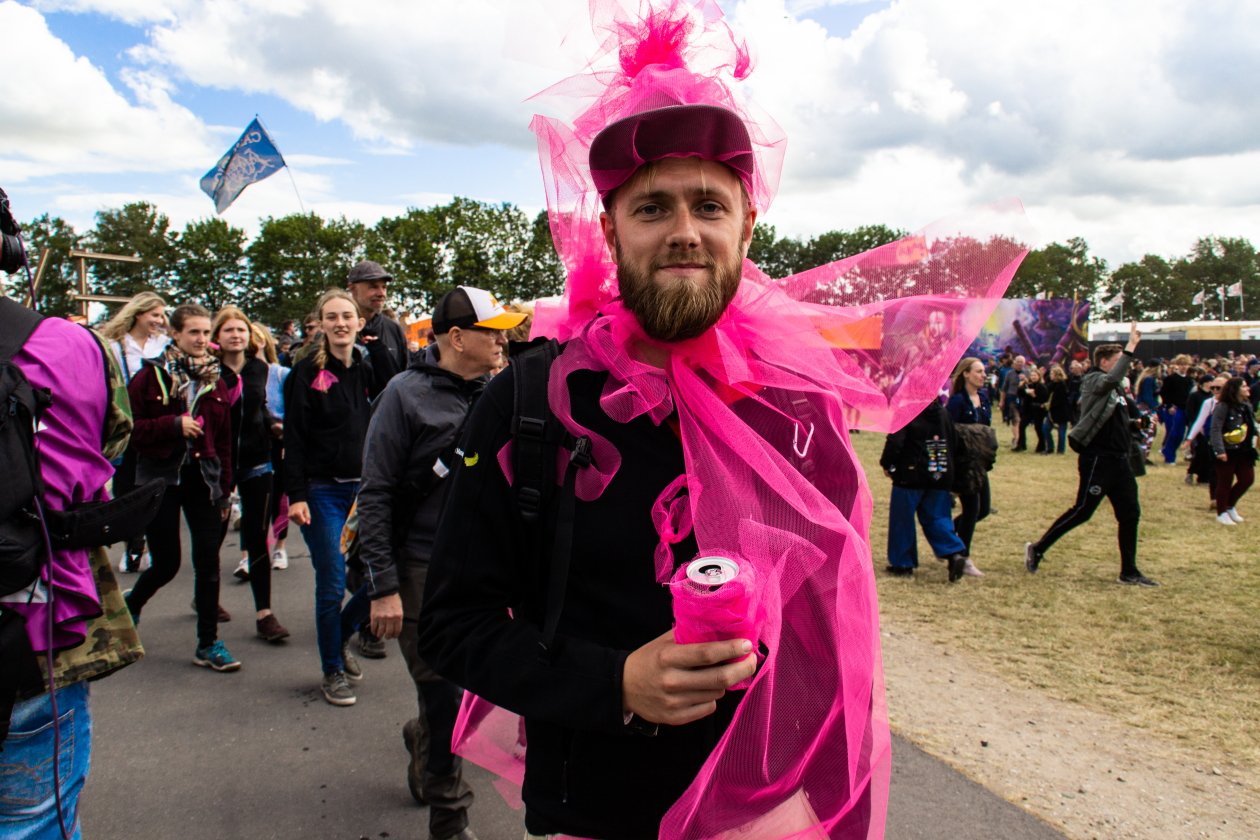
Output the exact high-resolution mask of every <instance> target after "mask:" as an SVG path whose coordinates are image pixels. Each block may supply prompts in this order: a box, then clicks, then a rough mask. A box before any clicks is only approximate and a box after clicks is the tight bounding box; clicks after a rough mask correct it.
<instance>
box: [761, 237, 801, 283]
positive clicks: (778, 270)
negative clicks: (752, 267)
mask: <svg viewBox="0 0 1260 840" xmlns="http://www.w3.org/2000/svg"><path fill="white" fill-rule="evenodd" d="M748 259H750V260H752V261H753V262H754V263H756V264H757V267H758V268H760V269H761V270H762V271H764V272H765V273H766V274H767V275H769V276H770V277H773V278H776V279H781V278H783V277H787V276H789V275H792V274H795V273H796V272H797V271H799V270H800V268H799V266H800V265H801V243H800V240H797V239H792V238H790V237H786V236H785V237H779V235H778V231H776V230H775V229H774V225H766V224H760V225H757V226H756V227H755V228H753V235H752V242H751V243H750V244H749V246H748Z"/></svg>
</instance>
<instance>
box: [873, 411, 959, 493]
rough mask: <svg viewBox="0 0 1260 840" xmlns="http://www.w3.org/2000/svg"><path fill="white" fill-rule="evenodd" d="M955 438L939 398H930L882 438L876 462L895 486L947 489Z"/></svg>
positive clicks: (952, 426) (952, 473)
mask: <svg viewBox="0 0 1260 840" xmlns="http://www.w3.org/2000/svg"><path fill="white" fill-rule="evenodd" d="M957 449H958V438H957V435H956V434H955V432H954V424H953V422H952V421H951V420H950V419H949V415H948V414H946V412H945V408H944V406H942V405H941V403H940V401H939V400H933V401H932V402H930V403H928V404H927V406H926V407H925V408H924V409H923V410H922V411H920V412H919V414H918V416H917V417H915V418H914V419H913V420H911V421H910V422H909V423H907V424H906V425H905V426H904V427H903V428H902V429H901V430H900V431H898V432H894V433H893V434H891V435H889V436H888V437H887V438H886V439H885V440H884V452H883V454H882V455H880V457H879V465H880V466H881V467H883V468H884V469H885V470H887V471H888V472H890V473H892V481H893V484H895V485H896V486H898V487H906V488H910V489H915V490H949V489H950V486H951V484H952V483H953V480H954V457H955V453H956V452H957Z"/></svg>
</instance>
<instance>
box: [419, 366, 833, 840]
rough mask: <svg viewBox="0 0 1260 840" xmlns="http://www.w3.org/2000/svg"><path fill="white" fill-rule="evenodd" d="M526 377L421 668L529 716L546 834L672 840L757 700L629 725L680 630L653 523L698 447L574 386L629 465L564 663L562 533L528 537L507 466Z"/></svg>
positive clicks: (451, 568)
mask: <svg viewBox="0 0 1260 840" xmlns="http://www.w3.org/2000/svg"><path fill="white" fill-rule="evenodd" d="M513 372H514V368H513V367H508V369H507V370H506V371H504V372H503V373H501V374H499V375H498V376H496V377H495V378H494V379H493V380H491V382H490V384H489V386H487V388H486V390H485V393H484V394H483V395H482V396H481V398H480V399H479V400H478V401H477V405H476V407H475V408H474V410H473V412H472V415H471V417H470V419H469V424H468V430H467V433H466V435H465V436H464V438H463V443H462V449H463V450H464V457H463V459H462V461H461V465H460V467H459V469H458V470H457V471H456V473H455V476H454V481H453V483H452V486H451V489H450V495H449V497H448V499H447V507H446V512H445V513H444V515H443V517H442V522H441V524H440V526H439V528H438V536H437V542H436V544H435V546H434V549H433V556H432V559H431V562H430V567H429V574H428V580H427V589H426V592H425V602H424V608H423V609H422V610H421V614H420V617H419V633H420V651H421V655H422V656H423V657H424V658H425V660H426V661H428V662H429V663H430V664H432V665H433V667H434V668H435V669H436V670H437V671H438V672H439V673H441V674H442V675H443V676H444V677H446V678H448V679H450V680H451V681H452V682H454V683H456V684H457V685H460V686H463V687H465V688H467V689H469V690H470V691H473V692H474V693H476V694H478V695H480V696H481V697H484V698H486V699H487V700H489V701H490V702H492V703H495V704H496V705H499V706H501V707H503V708H506V709H510V710H512V711H514V712H517V713H518V714H521V715H524V717H525V722H526V733H527V737H528V741H529V748H528V750H527V752H526V757H525V761H526V775H525V784H524V788H523V791H522V794H523V798H524V800H525V805H526V816H525V826H526V828H527V829H528V831H529V832H530V833H531V834H552V833H564V834H569V835H573V836H578V837H592V838H613V840H619V838H643V837H656V836H657V835H658V833H659V826H660V819H661V817H662V816H663V815H664V813H665V811H666V810H668V809H669V807H670V806H671V805H672V804H673V803H674V802H675V801H676V800H677V799H678V797H679V796H681V795H682V792H683V791H684V790H685V789H686V788H687V786H688V785H689V784H690V783H691V781H692V780H693V779H694V778H695V775H696V773H697V771H698V770H699V768H700V766H701V764H702V763H703V762H704V760H705V759H706V758H707V757H708V755H709V753H710V752H712V750H713V748H714V746H716V744H717V741H718V740H719V738H720V737H721V736H722V734H723V732H725V730H726V727H727V725H728V724H729V723H730V719H731V717H732V715H733V714H734V710H735V707H736V705H737V703H738V701H739V698H740V697H741V696H742V692H728V693H727V695H726V696H725V697H724V698H723V699H722V700H721V701H719V703H718V711H717V712H716V713H715V714H713V715H710V716H709V717H706V718H702V719H701V720H699V721H696V722H695V723H691V724H688V725H686V726H676V727H661V729H660V733H659V734H658V735H656V736H655V737H647V736H645V735H642V734H639V733H637V732H635V731H633V730H632V729H630V728H627V727H626V726H625V723H624V720H623V717H622V693H621V677H622V669H623V667H624V664H625V660H626V656H627V655H628V654H629V653H630V652H631V651H633V650H635V649H637V648H639V647H641V646H642V645H644V644H646V643H647V642H649V641H651V640H653V639H655V638H656V637H658V636H660V635H661V634H662V633H664V632H666V631H667V630H669V628H670V627H671V625H672V623H673V622H672V610H671V604H670V596H669V593H668V591H667V590H666V588H665V587H663V586H661V585H660V584H659V583H657V581H656V576H655V564H654V563H653V559H652V558H653V552H654V550H655V548H656V543H657V534H656V530H655V528H654V527H653V525H652V519H651V509H652V503H653V501H654V500H655V499H656V497H657V496H658V495H659V494H660V493H661V491H662V490H664V488H665V487H666V485H668V484H669V483H670V482H671V481H673V480H674V479H676V478H677V477H678V476H679V475H680V474H681V473H682V472H683V471H684V464H683V453H682V445H681V443H680V441H679V439H678V436H677V435H676V434H675V433H674V431H673V430H672V428H671V427H670V425H669V424H668V423H664V424H662V425H660V426H656V425H654V424H653V423H652V422H651V420H650V419H648V418H647V417H646V416H640V417H638V418H636V419H634V420H632V421H630V422H629V423H625V424H622V423H616V422H614V421H613V420H611V419H610V418H609V417H608V416H607V415H606V414H604V412H603V411H602V410H601V409H600V408H599V396H600V393H601V390H602V387H603V384H604V382H605V380H606V378H607V375H606V374H595V373H591V372H586V371H579V372H577V373H575V374H573V375H572V376H571V377H570V378H569V391H570V394H571V396H572V408H573V414H574V417H575V419H576V420H577V422H579V423H580V424H582V425H583V426H585V427H586V428H589V429H591V430H593V431H594V432H596V433H597V434H599V435H602V436H604V437H606V438H608V440H609V441H611V442H612V444H613V445H614V446H615V447H616V448H617V450H618V451H619V452H620V454H621V456H622V462H621V466H620V468H619V469H618V470H617V472H616V475H615V476H614V477H613V479H612V482H611V483H610V484H609V485H608V487H607V489H605V490H604V492H603V495H602V496H601V497H600V498H599V499H597V500H595V501H593V502H583V501H581V500H580V499H579V500H578V501H577V505H576V515H575V519H576V524H575V525H574V528H573V552H572V560H571V568H570V572H569V576H568V583H567V587H566V591H567V595H566V599H565V602H564V610H563V612H562V613H561V617H560V624H559V629H558V632H557V635H556V639H555V644H554V645H553V652H554V655H553V657H552V658H551V659H550V660H548V659H544V658H543V657H542V656H541V654H540V649H539V642H540V640H541V638H542V630H541V626H542V623H543V620H544V616H545V609H546V592H547V584H548V581H549V577H550V564H549V559H548V558H547V557H546V556H543V555H544V552H541V551H536V550H533V549H534V547H536V546H538V545H540V544H542V545H549V544H550V528H549V527H546V526H545V527H543V528H542V532H541V533H539V532H538V531H535V530H532V529H531V528H529V527H527V526H526V525H525V524H524V522H523V521H522V520H521V518H520V517H519V515H518V514H517V511H516V507H515V501H514V498H513V495H512V492H511V488H510V487H509V485H508V483H507V480H506V479H505V477H504V475H503V471H502V470H501V469H500V468H499V465H498V463H497V461H496V456H497V455H498V454H499V451H500V450H501V449H502V448H503V446H504V444H506V443H507V442H508V439H509V436H510V428H509V426H510V422H511V418H512V401H513ZM837 471H838V470H837ZM695 554H696V543H695V540H694V539H693V538H691V537H688V538H687V539H685V540H683V541H682V542H680V543H679V544H677V545H675V546H673V555H674V561H675V563H676V564H677V563H681V562H685V561H687V560H690V559H692V558H693V557H694V556H695ZM509 609H510V610H512V615H511V616H509V614H508V610H509Z"/></svg>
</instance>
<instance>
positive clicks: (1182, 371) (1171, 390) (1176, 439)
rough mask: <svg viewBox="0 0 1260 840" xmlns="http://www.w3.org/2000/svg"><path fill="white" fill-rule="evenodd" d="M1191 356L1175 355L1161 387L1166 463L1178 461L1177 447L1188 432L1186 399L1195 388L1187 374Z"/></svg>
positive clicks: (1170, 463)
mask: <svg viewBox="0 0 1260 840" xmlns="http://www.w3.org/2000/svg"><path fill="white" fill-rule="evenodd" d="M1190 361H1191V360H1190V357H1189V356H1187V355H1185V354H1184V353H1183V354H1181V355H1179V356H1174V357H1173V360H1172V362H1171V364H1170V365H1169V368H1170V369H1169V371H1168V374H1167V375H1166V376H1165V377H1164V381H1163V383H1162V384H1161V385H1160V387H1159V401H1160V420H1161V421H1162V422H1163V424H1164V446H1163V455H1164V463H1165V464H1168V465H1172V464H1175V463H1176V462H1177V447H1179V446H1181V441H1182V438H1184V437H1185V434H1186V424H1187V420H1186V400H1187V399H1188V398H1189V397H1190V392H1191V391H1192V390H1193V389H1194V383H1193V382H1192V381H1191V380H1190V378H1189V377H1188V376H1186V369H1187V368H1188V367H1190Z"/></svg>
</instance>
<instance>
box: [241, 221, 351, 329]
mask: <svg viewBox="0 0 1260 840" xmlns="http://www.w3.org/2000/svg"><path fill="white" fill-rule="evenodd" d="M366 240H367V229H366V228H365V227H364V226H363V225H362V224H360V223H359V222H354V221H349V220H347V219H345V218H344V217H343V218H339V219H332V220H329V221H325V220H324V219H322V218H320V217H319V215H317V214H316V213H314V212H311V213H304V214H303V213H293V214H290V215H288V216H282V217H280V218H278V219H277V218H271V217H269V218H266V219H264V220H263V222H262V226H261V227H260V228H259V231H258V236H257V238H255V239H254V241H253V242H252V243H250V246H249V247H248V248H247V249H246V252H245V253H246V256H247V257H248V258H249V275H248V276H249V288H248V289H247V290H246V292H245V293H244V294H243V295H242V299H241V300H240V301H238V303H239V304H240V305H241V307H242V308H243V309H245V311H246V312H249V313H251V314H252V315H253V316H254V317H256V318H258V319H259V320H260V321H262V322H263V323H268V324H278V323H280V322H282V321H284V320H286V319H289V318H294V319H301V318H302V317H303V316H305V315H306V313H307V312H309V311H311V309H312V308H314V306H315V303H316V301H317V300H318V299H319V296H320V295H321V294H323V293H324V291H325V290H327V289H330V288H333V287H344V286H345V285H346V275H347V274H349V272H350V267H351V266H353V265H354V264H355V263H356V262H358V261H359V260H360V259H363V256H364V253H365V249H366V244H367V243H366Z"/></svg>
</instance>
